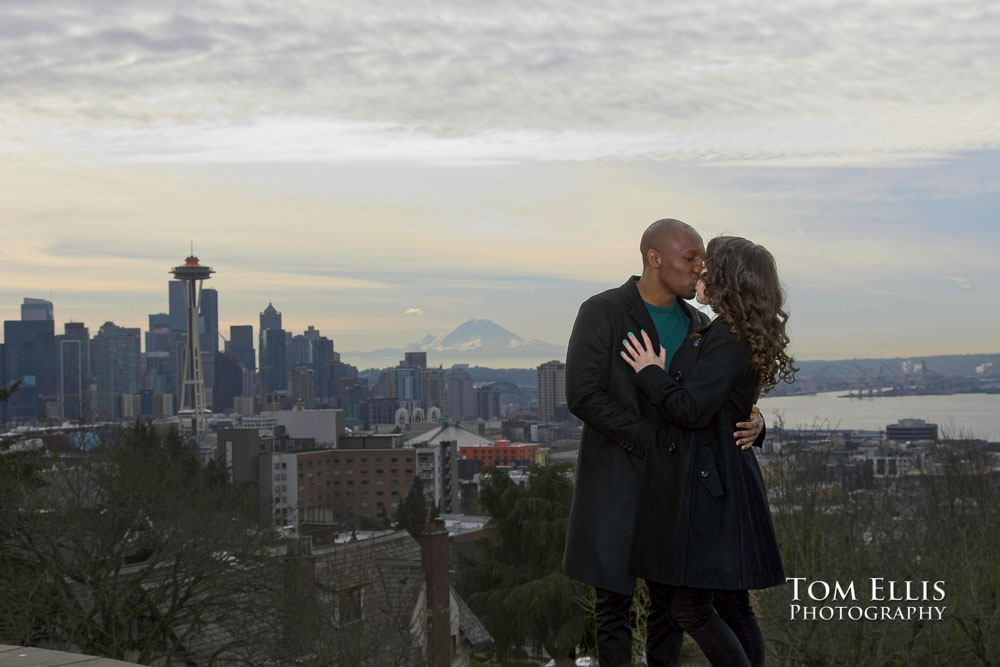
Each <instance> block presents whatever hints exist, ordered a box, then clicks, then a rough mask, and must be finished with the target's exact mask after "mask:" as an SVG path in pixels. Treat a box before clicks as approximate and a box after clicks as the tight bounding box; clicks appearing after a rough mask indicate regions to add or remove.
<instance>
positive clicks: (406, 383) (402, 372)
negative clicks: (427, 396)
mask: <svg viewBox="0 0 1000 667" xmlns="http://www.w3.org/2000/svg"><path fill="white" fill-rule="evenodd" d="M405 364H406V362H405V361H403V362H400V364H399V365H398V366H396V367H395V368H390V369H389V382H391V383H392V396H393V397H394V398H396V399H397V400H400V401H419V400H420V369H419V368H417V367H416V366H408V365H405Z"/></svg>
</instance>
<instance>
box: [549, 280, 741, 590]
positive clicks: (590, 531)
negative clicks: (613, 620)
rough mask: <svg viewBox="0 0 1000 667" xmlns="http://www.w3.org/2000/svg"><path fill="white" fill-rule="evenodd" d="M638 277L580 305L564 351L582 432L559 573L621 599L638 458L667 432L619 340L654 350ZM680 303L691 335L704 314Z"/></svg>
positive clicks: (626, 582)
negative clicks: (642, 340) (643, 341)
mask: <svg viewBox="0 0 1000 667" xmlns="http://www.w3.org/2000/svg"><path fill="white" fill-rule="evenodd" d="M637 280H638V278H637V277H636V276H632V277H631V278H630V279H629V280H627V281H626V282H625V284H624V285H622V286H621V287H619V288H616V289H611V290H608V291H606V292H602V293H601V294H597V295H595V296H593V297H591V298H590V299H588V300H587V301H585V302H584V303H583V305H582V306H580V312H579V314H578V315H577V317H576V322H575V323H574V325H573V333H572V334H571V335H570V339H569V349H568V350H567V352H566V399H567V403H568V405H569V409H570V412H572V413H573V414H575V415H576V416H577V417H579V418H580V419H582V420H583V422H584V427H583V437H582V439H581V442H580V452H579V455H578V457H577V464H576V489H575V491H574V492H573V506H572V509H571V510H570V516H569V528H568V531H567V534H566V551H565V554H564V555H563V569H564V570H565V572H566V574H568V575H569V576H571V577H573V578H574V579H579V580H580V581H583V582H585V583H588V584H590V585H592V586H596V587H598V588H603V589H606V590H609V591H613V592H615V593H621V594H624V595H631V594H632V588H633V585H634V583H635V578H634V577H632V576H631V575H630V574H629V549H630V547H631V545H632V527H633V525H634V522H635V517H636V511H637V509H638V501H639V490H640V487H641V484H642V477H643V457H644V456H645V455H646V452H648V451H649V450H650V449H651V448H654V447H657V446H659V444H658V441H659V440H660V438H659V436H658V434H659V433H660V431H661V429H662V430H665V429H666V425H665V424H663V423H662V422H661V417H660V415H659V414H658V412H657V406H656V405H654V404H653V403H651V402H650V400H649V399H648V398H646V396H645V395H643V393H642V392H641V391H640V390H639V387H638V385H637V384H636V381H635V377H634V376H635V374H636V373H635V371H634V370H632V367H631V366H629V365H628V364H627V363H626V362H625V360H624V359H622V357H621V351H622V350H623V349H624V347H623V346H622V340H623V339H624V338H625V337H626V336H627V335H628V333H629V332H630V331H631V332H632V333H634V334H635V335H636V336H639V332H640V330H641V329H645V330H646V333H647V334H649V337H650V339H651V340H652V341H653V346H654V349H656V350H658V349H659V339H658V338H657V335H656V327H655V326H654V325H653V321H652V319H651V318H650V316H649V312H648V311H647V310H646V306H645V304H644V303H643V301H642V297H640V296H639V290H638V288H637V287H636V281H637ZM679 303H680V306H681V308H682V309H684V311H685V312H686V313H687V315H688V317H689V318H690V321H691V329H692V330H694V329H697V328H700V327H701V326H703V325H704V324H707V322H708V318H707V317H706V316H705V315H704V314H702V313H700V312H698V311H696V310H694V309H692V308H690V307H689V306H688V305H687V304H686V303H685V302H684V301H683V300H681V301H680V302H679ZM732 446H733V447H734V448H735V447H736V444H735V442H732Z"/></svg>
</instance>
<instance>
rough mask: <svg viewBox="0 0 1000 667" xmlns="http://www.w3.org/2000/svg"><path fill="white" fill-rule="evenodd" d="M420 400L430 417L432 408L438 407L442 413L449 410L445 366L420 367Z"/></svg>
mask: <svg viewBox="0 0 1000 667" xmlns="http://www.w3.org/2000/svg"><path fill="white" fill-rule="evenodd" d="M420 400H421V401H422V403H423V407H424V413H425V414H426V415H428V419H430V414H431V408H437V409H438V412H439V413H441V414H445V413H446V412H447V409H448V389H447V385H446V384H445V379H444V369H443V368H441V367H438V368H421V369H420Z"/></svg>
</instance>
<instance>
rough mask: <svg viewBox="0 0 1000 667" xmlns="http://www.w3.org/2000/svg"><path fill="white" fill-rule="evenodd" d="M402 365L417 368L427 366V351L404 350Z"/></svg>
mask: <svg viewBox="0 0 1000 667" xmlns="http://www.w3.org/2000/svg"><path fill="white" fill-rule="evenodd" d="M403 365H405V366H416V367H417V368H420V369H424V368H427V353H426V352H404V353H403Z"/></svg>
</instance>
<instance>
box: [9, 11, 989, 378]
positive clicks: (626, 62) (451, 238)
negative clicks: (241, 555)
mask: <svg viewBox="0 0 1000 667" xmlns="http://www.w3.org/2000/svg"><path fill="white" fill-rule="evenodd" d="M403 4H404V3H398V2H371V1H368V2H363V3H362V2H355V3H350V4H348V3H329V2H318V1H317V2H305V1H288V0H285V1H284V2H283V3H281V4H280V5H279V4H278V3H272V2H225V1H219V0H214V1H213V0H199V1H198V2H184V1H178V2H170V3H153V2H146V3H139V2H132V3H122V2H119V1H112V0H95V1H91V2H84V1H81V0H73V1H66V2H58V1H53V0H47V1H46V2H44V3H41V2H33V1H31V0H20V1H18V0H14V1H12V0H0V184H2V185H0V226H2V243H0V319H5V320H6V319H17V318H18V317H19V314H18V309H19V304H20V302H21V300H22V298H23V297H26V296H31V297H40V298H51V299H52V300H53V301H54V303H55V313H56V324H57V329H58V330H60V331H61V329H62V323H63V322H65V321H67V320H70V319H73V320H76V321H84V322H86V323H87V324H88V326H90V328H91V331H92V333H93V332H95V331H96V329H97V328H98V327H99V326H100V325H101V324H102V323H103V322H105V321H107V320H112V321H115V322H116V323H118V324H122V325H127V326H141V327H143V328H144V329H145V327H146V317H147V314H148V313H150V312H160V311H163V310H165V309H166V307H167V290H166V280H167V279H168V278H169V276H168V275H167V271H168V270H169V268H170V267H172V266H174V265H176V264H179V263H181V262H182V260H183V258H184V257H185V256H186V255H187V254H188V250H189V243H190V241H192V240H193V242H194V246H195V254H197V255H198V256H199V257H201V259H202V261H203V263H205V264H208V265H211V266H212V267H213V268H215V269H216V271H217V274H216V275H215V276H214V277H213V278H212V280H211V281H210V283H206V285H209V284H210V285H211V286H213V287H216V288H217V289H218V290H219V292H220V296H219V303H220V324H221V325H222V328H223V332H224V333H225V332H226V331H228V325H230V324H244V323H246V324H253V325H254V326H255V328H256V326H257V318H258V313H259V312H260V311H261V310H263V309H264V307H265V306H266V305H267V304H268V302H273V303H274V305H275V307H277V308H278V310H280V311H282V313H283V314H284V319H285V325H286V328H287V329H291V330H293V331H297V332H299V331H302V330H303V329H305V327H306V326H307V325H308V324H313V325H315V326H317V327H318V328H319V329H320V330H321V331H322V332H323V333H324V334H326V335H328V336H330V337H332V338H333V339H334V341H335V345H336V348H337V349H339V350H342V351H349V350H368V349H372V348H377V347H384V346H398V345H402V344H404V343H406V342H409V341H414V340H417V339H419V338H421V337H422V336H423V335H424V334H428V333H430V334H440V333H445V332H447V331H449V330H450V329H452V328H454V327H455V326H457V325H458V324H460V323H462V322H463V321H465V320H467V319H470V318H473V317H488V318H490V319H492V320H494V321H496V322H497V323H499V324H501V325H502V326H504V327H506V328H508V329H511V330H512V331H514V332H516V333H518V334H520V335H521V336H523V337H525V338H537V339H542V340H546V341H549V342H552V343H556V344H564V343H565V341H566V338H567V337H568V334H569V329H570V327H571V325H572V320H573V318H574V316H575V314H576V309H577V307H578V305H579V303H580V302H581V301H583V300H584V299H585V298H586V297H587V296H589V295H590V294H592V293H594V292H597V291H600V290H603V289H606V288H607V287H610V286H615V285H618V284H620V283H621V282H622V281H623V280H624V279H625V278H626V277H627V276H628V275H629V274H631V273H634V272H638V271H639V270H640V268H641V267H640V261H639V253H638V239H639V236H640V234H641V233H642V230H643V229H644V228H645V227H646V225H648V224H649V223H650V222H652V221H653V220H656V219H658V218H662V217H677V218H681V219H683V220H685V221H687V222H690V223H691V224H693V225H695V227H697V228H698V229H699V230H700V231H701V232H702V234H703V236H704V237H705V239H706V240H707V239H708V238H710V237H711V236H714V235H716V234H719V233H723V232H726V233H733V234H740V235H744V236H747V237H749V238H751V239H752V240H754V241H757V242H759V243H763V244H764V245H766V246H767V247H768V248H769V249H771V250H772V252H773V253H774V254H775V256H776V257H777V259H778V262H779V269H780V272H781V274H782V278H783V280H784V282H785V284H786V287H787V290H788V294H789V310H790V312H791V320H790V328H791V335H792V339H793V352H794V353H795V354H796V355H797V356H798V357H799V358H802V359H816V358H826V359H830V358H844V357H854V356H858V357H865V356H899V355H918V356H919V355H931V354H949V353H969V352H998V351H1000V349H998V344H997V340H998V336H997V331H998V330H1000V290H998V286H1000V262H998V261H997V256H998V250H1000V225H998V222H1000V221H998V217H1000V216H998V213H1000V49H998V48H996V36H997V35H998V34H1000V7H998V6H997V5H995V4H994V3H989V2H948V3H941V2H923V1H919V2H912V1H911V2H893V3H891V4H890V3H885V2H878V3H864V2H829V1H827V2H794V1H793V2H783V3H780V5H779V3H775V4H774V5H773V6H771V5H767V4H763V3H756V2H755V3H742V2H725V1H717V2H712V3H694V2H673V3H663V2H642V1H636V2H631V3H628V5H627V6H624V5H623V4H622V3H597V2H589V1H584V2H574V3H568V2H559V3H546V2H538V1H536V0H534V1H532V2H506V3H500V4H496V5H490V4H488V3H475V2H468V1H466V2H419V1H416V2H409V3H405V6H402V5H403ZM346 360H347V361H350V359H349V358H347V359H346ZM483 361H484V363H488V362H489V360H488V359H484V360H483Z"/></svg>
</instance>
